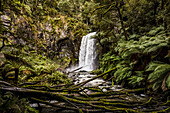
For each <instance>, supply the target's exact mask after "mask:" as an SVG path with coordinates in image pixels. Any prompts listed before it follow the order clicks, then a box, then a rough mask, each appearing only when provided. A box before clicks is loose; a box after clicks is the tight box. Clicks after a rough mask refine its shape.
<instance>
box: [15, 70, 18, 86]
mask: <svg viewBox="0 0 170 113" xmlns="http://www.w3.org/2000/svg"><path fill="white" fill-rule="evenodd" d="M18 74H19V68H15V84H17V83H18Z"/></svg>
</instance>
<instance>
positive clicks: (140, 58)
mask: <svg viewBox="0 0 170 113" xmlns="http://www.w3.org/2000/svg"><path fill="white" fill-rule="evenodd" d="M146 34H147V36H146V35H144V36H138V35H133V36H132V37H133V38H131V40H129V41H124V40H119V41H118V44H117V46H116V47H115V51H114V52H111V51H110V52H108V53H106V54H104V55H103V58H102V60H101V61H102V62H100V69H101V71H102V72H105V71H107V70H109V69H110V67H114V66H116V68H117V70H116V71H113V72H112V74H111V76H113V75H114V77H115V82H117V84H128V85H129V86H133V87H137V86H143V87H144V86H145V85H146V83H147V79H149V82H151V83H152V85H153V89H154V90H158V88H160V87H161V88H162V89H163V90H167V88H169V87H167V86H168V85H169V83H168V82H169V81H168V79H169V77H168V75H167V74H168V72H169V63H170V62H169V57H168V55H169V48H170V46H169V45H170V38H169V37H168V36H166V33H165V32H164V30H163V29H162V27H161V26H160V27H157V28H153V29H152V30H151V31H149V32H148V33H146ZM135 36H136V37H135ZM112 51H113V50H112ZM155 61H157V63H152V62H155ZM159 61H161V63H160V62H159ZM165 62H166V63H167V64H166V65H165ZM148 64H149V66H148ZM147 67H148V69H147V70H146V68H147ZM148 71H149V72H151V71H152V73H150V74H149V75H148ZM107 76H108V75H107ZM147 76H148V78H147Z"/></svg>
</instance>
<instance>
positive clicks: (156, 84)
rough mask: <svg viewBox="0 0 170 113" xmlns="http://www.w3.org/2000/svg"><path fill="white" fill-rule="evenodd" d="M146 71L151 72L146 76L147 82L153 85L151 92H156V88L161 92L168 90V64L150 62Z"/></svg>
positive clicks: (169, 67)
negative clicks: (160, 89)
mask: <svg viewBox="0 0 170 113" xmlns="http://www.w3.org/2000/svg"><path fill="white" fill-rule="evenodd" d="M146 71H149V72H151V73H150V74H149V76H148V80H149V82H151V83H153V85H152V88H153V90H157V89H158V88H162V90H167V89H169V88H170V87H169V82H170V81H169V76H170V73H169V72H170V64H166V63H163V62H158V61H157V62H156V61H155V62H151V63H150V64H149V65H148V69H147V70H146Z"/></svg>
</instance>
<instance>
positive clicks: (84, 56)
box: [79, 32, 97, 71]
mask: <svg viewBox="0 0 170 113" xmlns="http://www.w3.org/2000/svg"><path fill="white" fill-rule="evenodd" d="M94 35H96V32H93V33H89V34H87V35H86V36H83V38H82V41H81V46H80V53H79V67H83V68H82V69H81V70H85V71H92V70H94V69H96V68H97V52H96V39H93V38H91V37H92V36H94Z"/></svg>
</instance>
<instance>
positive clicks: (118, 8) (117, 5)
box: [116, 2, 128, 41]
mask: <svg viewBox="0 0 170 113" xmlns="http://www.w3.org/2000/svg"><path fill="white" fill-rule="evenodd" d="M119 5H120V3H118V2H116V8H117V11H118V14H119V19H120V23H121V26H122V29H123V33H124V36H125V40H126V41H127V40H128V36H127V32H126V30H125V26H124V23H123V17H122V14H121V11H120V6H119Z"/></svg>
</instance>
